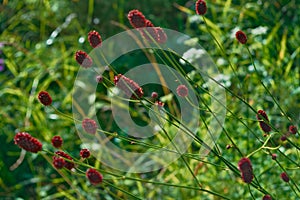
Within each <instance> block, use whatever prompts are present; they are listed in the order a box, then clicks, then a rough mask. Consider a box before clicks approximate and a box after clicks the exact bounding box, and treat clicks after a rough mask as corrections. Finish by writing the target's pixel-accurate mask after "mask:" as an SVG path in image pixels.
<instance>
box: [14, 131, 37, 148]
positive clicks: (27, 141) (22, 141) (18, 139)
mask: <svg viewBox="0 0 300 200" xmlns="http://www.w3.org/2000/svg"><path fill="white" fill-rule="evenodd" d="M14 142H15V144H16V145H18V146H19V147H20V148H22V149H24V150H26V151H29V152H32V153H37V152H38V151H41V150H42V146H43V145H42V143H41V142H40V141H39V140H38V139H36V138H34V137H32V136H31V135H30V134H29V133H26V132H19V133H17V134H16V135H15V137H14Z"/></svg>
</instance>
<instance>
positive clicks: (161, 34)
mask: <svg viewBox="0 0 300 200" xmlns="http://www.w3.org/2000/svg"><path fill="white" fill-rule="evenodd" d="M155 31H156V35H157V36H156V38H157V42H158V43H160V44H163V43H166V42H167V39H168V37H167V34H166V33H165V31H164V30H163V29H162V28H160V27H156V28H155Z"/></svg>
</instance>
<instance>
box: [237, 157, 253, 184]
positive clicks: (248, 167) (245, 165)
mask: <svg viewBox="0 0 300 200" xmlns="http://www.w3.org/2000/svg"><path fill="white" fill-rule="evenodd" d="M238 167H239V170H240V172H241V174H242V179H243V181H244V182H245V183H251V182H252V180H253V177H254V176H253V169H252V164H251V161H250V159H249V158H242V159H241V160H240V161H239V162H238Z"/></svg>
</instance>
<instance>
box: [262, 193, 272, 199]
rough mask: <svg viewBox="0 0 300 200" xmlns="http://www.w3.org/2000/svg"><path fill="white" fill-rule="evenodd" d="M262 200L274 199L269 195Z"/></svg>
mask: <svg viewBox="0 0 300 200" xmlns="http://www.w3.org/2000/svg"><path fill="white" fill-rule="evenodd" d="M262 200H272V197H271V196H270V195H268V194H266V195H265V196H264V197H263V199H262Z"/></svg>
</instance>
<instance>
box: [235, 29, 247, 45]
mask: <svg viewBox="0 0 300 200" xmlns="http://www.w3.org/2000/svg"><path fill="white" fill-rule="evenodd" d="M235 38H236V39H237V40H238V41H239V42H240V43H241V44H246V42H247V36H246V34H245V33H244V32H243V31H237V32H236V33H235Z"/></svg>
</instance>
